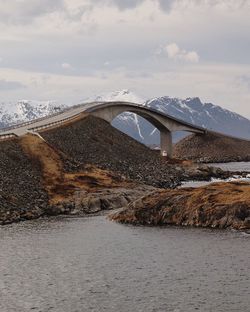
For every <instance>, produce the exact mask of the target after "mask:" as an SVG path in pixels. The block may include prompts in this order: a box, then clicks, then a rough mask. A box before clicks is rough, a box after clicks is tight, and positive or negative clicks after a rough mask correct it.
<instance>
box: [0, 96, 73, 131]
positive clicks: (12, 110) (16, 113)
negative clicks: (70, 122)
mask: <svg viewBox="0 0 250 312" xmlns="http://www.w3.org/2000/svg"><path fill="white" fill-rule="evenodd" d="M66 107H67V106H66V105H59V104H57V103H56V102H55V101H28V100H22V101H18V102H17V103H15V104H11V103H8V104H4V103H2V104H0V128H4V127H8V126H12V125H15V124H19V123H22V122H26V121H30V120H33V119H37V118H41V117H45V116H48V115H52V114H54V113H57V112H60V111H62V110H64V109H65V108H66Z"/></svg>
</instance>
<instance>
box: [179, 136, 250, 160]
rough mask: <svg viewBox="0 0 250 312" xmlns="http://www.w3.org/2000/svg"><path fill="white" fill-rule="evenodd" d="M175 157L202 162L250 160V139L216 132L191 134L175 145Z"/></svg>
mask: <svg viewBox="0 0 250 312" xmlns="http://www.w3.org/2000/svg"><path fill="white" fill-rule="evenodd" d="M174 157H176V158H178V159H191V160H193V161H196V162H200V163H218V162H234V161H250V141H246V140H241V139H234V138H230V137H227V136H223V135H220V134H216V133H209V134H207V135H197V134H195V135H190V136H188V137H186V138H184V139H183V140H181V141H180V142H178V143H177V144H176V145H175V148H174Z"/></svg>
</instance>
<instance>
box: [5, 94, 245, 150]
mask: <svg viewBox="0 0 250 312" xmlns="http://www.w3.org/2000/svg"><path fill="white" fill-rule="evenodd" d="M90 101H128V102H134V103H138V104H144V105H145V106H148V107H151V108H154V109H157V110H159V111H161V112H163V113H166V114H168V115H172V116H174V117H176V118H179V119H182V120H184V121H187V122H190V123H193V124H195V125H199V126H202V127H205V128H208V129H211V130H214V131H218V132H222V133H225V134H229V135H233V136H238V137H242V138H247V139H250V120H248V119H247V118H244V117H242V116H240V115H238V114H236V113H233V112H231V111H229V110H226V109H223V108H222V107H220V106H216V105H213V104H211V103H202V102H201V100H200V99H199V98H197V97H194V98H187V99H179V98H172V97H168V96H164V97H158V98H154V99H151V100H148V101H145V100H143V98H141V97H139V96H137V95H136V94H134V93H133V92H131V91H129V90H122V91H116V92H111V93H108V94H103V95H100V96H97V97H93V98H91V99H90V98H89V99H87V100H85V102H90ZM65 108H67V106H65V105H59V104H57V103H56V102H53V101H45V102H41V101H19V102H17V103H16V104H14V105H11V104H8V105H4V104H2V105H1V104H0V128H3V127H6V126H10V125H13V124H18V123H21V122H24V121H29V120H31V119H35V118H40V117H44V116H47V115H51V114H53V113H56V112H59V111H62V110H64V109H65ZM112 124H113V126H115V127H116V128H118V129H119V130H121V131H123V132H125V133H127V134H128V135H130V136H132V137H134V138H135V139H136V140H138V141H140V142H142V143H144V144H147V145H157V144H159V132H158V130H156V129H155V128H154V127H153V126H152V125H151V124H150V123H149V122H148V121H146V120H145V119H143V118H141V117H140V116H137V115H135V114H133V113H129V112H126V113H123V114H121V115H119V116H118V117H117V118H115V119H114V120H113V123H112ZM183 136H184V134H183V133H178V134H177V135H175V137H174V139H175V140H178V139H180V138H181V137H183Z"/></svg>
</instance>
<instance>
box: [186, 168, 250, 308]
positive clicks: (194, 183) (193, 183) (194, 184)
mask: <svg viewBox="0 0 250 312" xmlns="http://www.w3.org/2000/svg"><path fill="white" fill-rule="evenodd" d="M208 165H209V166H211V167H218V168H221V169H223V170H225V171H233V172H238V171H241V172H249V174H248V175H247V177H244V178H242V177H241V176H232V177H231V178H229V179H227V180H221V179H212V180H211V181H189V182H183V183H182V185H181V186H180V188H183V187H200V186H205V185H208V184H211V183H216V182H231V181H236V180H240V181H247V182H250V162H232V163H216V164H208ZM249 311H250V309H249Z"/></svg>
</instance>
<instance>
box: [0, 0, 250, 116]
mask: <svg viewBox="0 0 250 312" xmlns="http://www.w3.org/2000/svg"><path fill="white" fill-rule="evenodd" d="M249 29H250V0H237V1H235V0H234V1H233V0H53V1H51V0H43V1H40V0H0V102H4V101H6V102H9V101H17V100H20V99H22V98H26V99H38V100H47V99H51V100H58V101H60V102H63V103H78V102H79V101H80V100H82V99H84V98H87V97H89V96H93V95H95V94H96V95H98V94H100V93H105V92H109V91H113V90H119V89H125V88H126V89H131V90H132V91H134V92H136V93H138V94H139V95H140V96H142V97H144V98H149V97H155V96H162V95H169V96H177V97H189V96H199V97H200V98H201V99H202V100H203V101H209V102H213V103H215V104H218V105H221V106H223V107H226V108H229V109H231V110H234V111H237V112H239V113H241V114H244V115H245V116H247V117H249V118H250V105H249V101H250V87H249V77H250V58H249V55H250V38H249Z"/></svg>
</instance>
